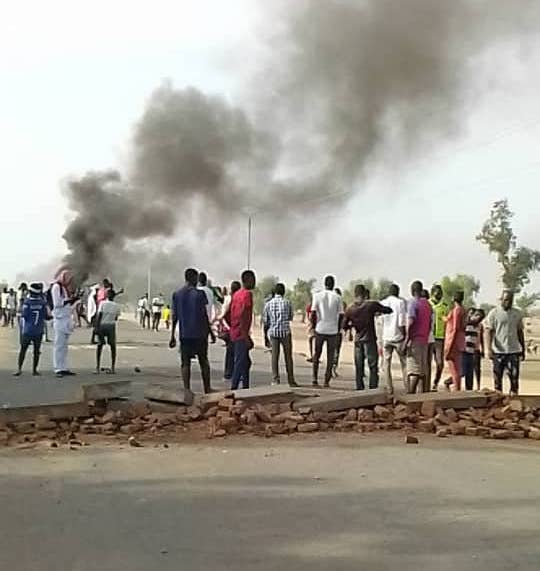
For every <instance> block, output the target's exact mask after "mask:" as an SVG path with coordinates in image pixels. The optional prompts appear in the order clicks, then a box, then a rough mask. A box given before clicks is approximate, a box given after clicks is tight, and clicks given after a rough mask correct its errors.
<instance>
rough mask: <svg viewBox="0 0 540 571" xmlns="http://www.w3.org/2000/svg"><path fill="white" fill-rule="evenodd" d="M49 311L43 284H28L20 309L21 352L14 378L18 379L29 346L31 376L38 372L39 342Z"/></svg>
mask: <svg viewBox="0 0 540 571" xmlns="http://www.w3.org/2000/svg"><path fill="white" fill-rule="evenodd" d="M49 317H50V311H49V308H48V307H47V300H46V299H45V297H44V295H43V284H40V283H33V284H30V290H27V295H26V297H25V298H24V299H23V301H22V307H21V350H20V352H19V359H18V361H17V371H16V373H14V376H15V377H20V376H21V373H22V367H23V363H24V359H25V357H26V352H27V351H28V347H30V345H33V346H34V359H33V362H32V375H34V376H36V375H39V374H40V373H39V372H38V365H39V356H40V349H41V340H42V338H43V330H44V328H45V320H46V319H49Z"/></svg>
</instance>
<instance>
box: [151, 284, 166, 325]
mask: <svg viewBox="0 0 540 571" xmlns="http://www.w3.org/2000/svg"><path fill="white" fill-rule="evenodd" d="M164 305H165V300H164V299H163V294H162V293H160V294H159V295H157V296H156V297H154V298H153V299H152V331H159V322H160V321H161V312H162V310H163V306H164Z"/></svg>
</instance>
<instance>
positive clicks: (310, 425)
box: [297, 422, 319, 432]
mask: <svg viewBox="0 0 540 571" xmlns="http://www.w3.org/2000/svg"><path fill="white" fill-rule="evenodd" d="M297 430H298V432H315V431H316V430H319V423H318V422H305V423H304V424H299V425H298V427H297Z"/></svg>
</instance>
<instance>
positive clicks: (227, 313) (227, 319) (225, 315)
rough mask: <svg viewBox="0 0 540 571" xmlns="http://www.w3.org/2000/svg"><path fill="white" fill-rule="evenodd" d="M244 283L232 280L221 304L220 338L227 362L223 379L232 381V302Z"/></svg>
mask: <svg viewBox="0 0 540 571" xmlns="http://www.w3.org/2000/svg"><path fill="white" fill-rule="evenodd" d="M241 288H242V284H241V283H240V282H239V281H237V280H235V281H233V282H231V286H230V288H229V290H230V292H231V293H229V294H226V295H225V298H224V300H223V305H222V306H221V313H220V314H219V322H220V331H221V333H220V338H221V339H222V341H223V342H224V343H225V363H224V367H223V380H225V381H227V382H228V381H230V380H231V379H232V375H233V369H234V344H233V342H232V340H231V303H232V299H233V296H234V294H235V293H236V292H237V291H240V289H241Z"/></svg>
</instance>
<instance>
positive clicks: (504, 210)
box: [476, 199, 540, 293]
mask: <svg viewBox="0 0 540 571" xmlns="http://www.w3.org/2000/svg"><path fill="white" fill-rule="evenodd" d="M513 216H514V213H513V212H512V211H511V210H510V207H509V206H508V200H507V199H504V200H498V201H497V202H495V203H494V204H493V207H492V208H491V213H490V215H489V218H488V220H486V222H485V223H484V226H483V227H482V231H481V232H480V234H478V236H477V237H476V239H477V240H478V241H479V242H482V244H485V245H486V246H487V247H488V248H489V251H490V252H491V253H493V254H495V256H496V257H497V262H498V263H499V264H500V266H501V269H502V282H503V284H504V287H506V288H508V289H511V290H512V291H514V292H516V293H519V292H520V291H521V290H522V289H523V287H524V286H525V285H527V284H528V283H529V282H530V277H529V276H530V274H531V273H532V272H536V271H538V270H540V251H538V250H532V249H531V248H527V247H525V246H518V244H517V237H516V235H515V234H514V231H513V230H512V226H511V220H512V218H513Z"/></svg>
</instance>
